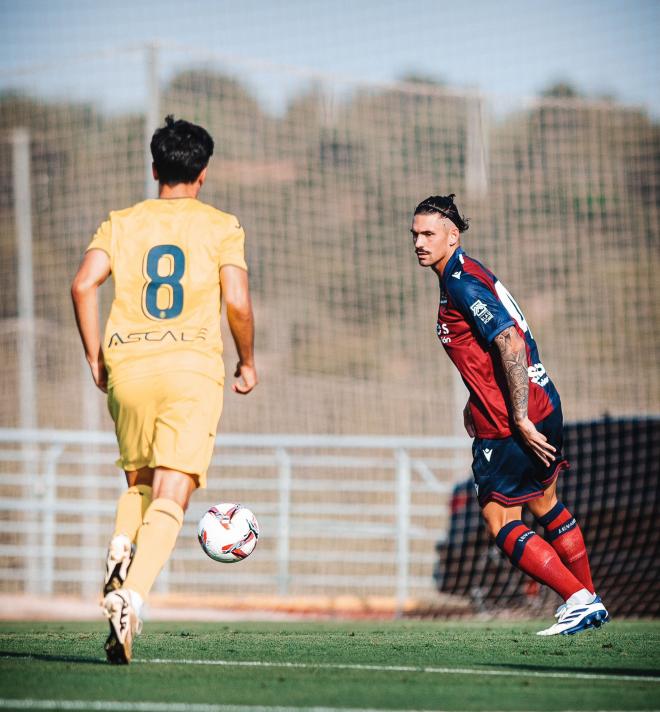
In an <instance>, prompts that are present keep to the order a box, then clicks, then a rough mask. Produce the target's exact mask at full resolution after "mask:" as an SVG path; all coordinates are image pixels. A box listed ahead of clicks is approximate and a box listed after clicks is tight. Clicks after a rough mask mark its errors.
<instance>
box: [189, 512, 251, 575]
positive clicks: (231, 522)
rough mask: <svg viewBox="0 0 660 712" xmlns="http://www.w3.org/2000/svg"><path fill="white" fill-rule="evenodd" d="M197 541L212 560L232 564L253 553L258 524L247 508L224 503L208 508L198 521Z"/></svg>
mask: <svg viewBox="0 0 660 712" xmlns="http://www.w3.org/2000/svg"><path fill="white" fill-rule="evenodd" d="M197 538H198V539H199V543H200V545H201V547H202V549H203V550H204V553H205V554H207V555H208V556H210V557H211V558H212V559H213V560H214V561H220V562H222V563H223V564H234V563H236V562H237V561H242V560H243V559H246V558H247V557H248V556H250V554H251V553H252V552H253V551H254V548H255V546H256V545H257V541H258V539H259V524H258V523H257V518H256V517H255V516H254V514H252V512H251V511H250V510H249V509H248V508H247V507H243V506H242V505H241V504H231V503H228V502H223V503H221V504H216V505H215V506H213V507H211V508H210V509H209V510H208V511H207V512H206V514H205V515H204V516H203V517H202V518H201V519H200V520H199V524H198V525H197Z"/></svg>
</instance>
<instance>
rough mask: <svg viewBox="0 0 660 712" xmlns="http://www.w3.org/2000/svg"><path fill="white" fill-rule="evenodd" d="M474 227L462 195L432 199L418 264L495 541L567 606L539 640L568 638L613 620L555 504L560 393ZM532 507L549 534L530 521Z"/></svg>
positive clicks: (423, 214)
mask: <svg viewBox="0 0 660 712" xmlns="http://www.w3.org/2000/svg"><path fill="white" fill-rule="evenodd" d="M467 228H468V225H467V221H466V220H465V219H463V218H462V217H461V215H460V213H459V211H458V208H457V207H456V205H455V203H454V195H453V194H451V195H448V196H440V195H436V196H431V197H429V198H427V199H426V200H424V201H422V202H421V203H420V204H419V205H418V206H417V208H416V209H415V214H414V217H413V222H412V229H411V233H412V237H413V244H414V247H415V253H416V255H417V259H418V261H419V264H420V265H421V266H423V267H431V269H433V271H434V272H435V273H436V274H437V276H438V279H439V282H440V308H439V311H438V322H437V334H438V338H439V339H440V341H441V343H442V345H443V346H444V348H445V351H446V352H447V355H448V356H449V358H450V359H451V360H452V362H453V363H454V365H455V366H456V367H457V369H458V370H459V372H460V374H461V377H462V378H463V381H464V383H465V385H466V386H467V388H468V391H469V393H470V396H469V399H468V402H467V405H466V406H465V409H464V411H463V418H464V423H465V428H466V430H467V432H468V434H469V435H470V437H472V438H474V442H473V446H472V454H473V458H474V460H473V464H472V471H473V474H474V481H475V487H476V490H477V497H478V499H479V505H480V506H481V509H482V514H483V517H484V519H485V521H486V525H487V526H488V530H489V532H490V534H491V536H493V537H494V539H495V542H496V543H497V546H498V547H499V548H500V549H501V551H502V552H503V553H504V555H505V556H506V557H507V558H508V559H509V561H511V563H512V564H513V565H514V566H516V567H518V568H519V569H521V570H522V571H524V572H525V573H526V574H528V575H529V576H531V577H532V578H534V579H536V580H537V581H539V582H540V583H543V584H545V585H546V586H549V587H550V588H552V589H553V590H554V591H556V592H557V593H558V594H559V595H560V596H561V597H562V599H563V601H564V603H562V604H561V605H560V606H559V607H558V609H557V612H556V614H555V617H556V619H557V621H556V623H554V624H553V625H552V626H550V627H549V628H547V629H545V630H541V631H539V633H538V635H544V636H547V635H559V634H564V635H570V634H573V633H578V632H580V631H583V630H587V629H589V628H593V627H599V626H601V625H602V624H603V623H605V622H607V621H608V620H609V615H608V613H607V610H606V609H605V606H604V605H603V603H602V601H601V599H600V597H599V596H598V595H596V592H595V589H594V585H593V582H592V579H591V570H590V567H589V557H588V555H587V550H586V547H585V544H584V538H583V536H582V532H581V531H580V527H579V526H578V524H577V522H576V520H575V518H574V517H573V516H572V515H571V513H570V512H569V511H568V510H567V509H566V507H565V506H564V505H563V504H562V503H561V502H559V501H558V500H557V494H556V490H557V478H558V476H559V474H560V472H561V471H562V470H564V469H567V468H568V462H567V461H566V460H565V459H564V458H563V456H562V435H563V419H562V411H561V402H560V399H559V394H558V392H557V390H556V388H555V386H554V385H553V383H552V381H551V380H550V377H549V376H548V374H547V372H546V370H545V368H544V366H543V364H542V362H541V359H540V356H539V352H538V348H537V345H536V341H535V340H534V337H533V336H532V332H531V330H530V328H529V325H528V324H527V321H526V320H525V317H524V316H523V313H522V311H521V310H520V308H519V307H518V305H517V304H516V302H515V301H514V299H513V297H512V296H511V294H509V292H508V291H507V289H506V288H505V287H504V285H503V284H502V283H501V282H500V281H499V280H498V279H497V277H495V275H494V274H493V273H492V272H490V271H489V270H488V269H486V268H485V267H484V266H483V265H482V264H480V263H479V262H477V261H476V260H474V259H472V258H471V257H469V256H468V255H467V254H466V252H465V251H464V250H463V248H462V247H461V244H460V243H461V233H463V232H465V231H466V230H467ZM523 506H527V507H529V509H530V510H531V512H532V514H533V515H534V517H535V518H536V520H537V521H538V522H539V524H541V526H543V527H544V529H545V537H540V536H538V535H536V533H535V532H533V531H532V530H530V529H529V528H528V527H527V526H526V525H525V524H524V523H523V521H522V519H521V516H522V507H523Z"/></svg>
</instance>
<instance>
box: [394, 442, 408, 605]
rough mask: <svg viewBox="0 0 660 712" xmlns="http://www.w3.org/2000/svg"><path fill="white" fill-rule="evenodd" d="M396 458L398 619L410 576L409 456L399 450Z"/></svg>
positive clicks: (402, 450) (395, 514) (405, 597)
mask: <svg viewBox="0 0 660 712" xmlns="http://www.w3.org/2000/svg"><path fill="white" fill-rule="evenodd" d="M395 458H396V503H395V506H396V511H395V513H394V516H395V522H396V528H395V536H396V561H397V570H396V616H397V618H400V617H401V616H402V615H403V612H404V610H405V606H406V601H407V600H408V591H409V576H410V571H409V568H410V455H409V454H408V453H407V451H406V450H404V449H402V448H399V449H397V450H396V452H395Z"/></svg>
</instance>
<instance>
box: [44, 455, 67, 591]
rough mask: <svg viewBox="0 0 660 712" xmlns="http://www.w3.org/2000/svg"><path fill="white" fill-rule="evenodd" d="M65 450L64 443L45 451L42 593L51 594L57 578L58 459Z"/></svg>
mask: <svg viewBox="0 0 660 712" xmlns="http://www.w3.org/2000/svg"><path fill="white" fill-rule="evenodd" d="M63 451H64V445H61V444H60V445H53V447H51V448H49V449H48V450H47V451H46V452H45V453H44V461H45V467H44V474H43V484H44V492H43V503H44V507H43V509H42V510H41V517H42V522H41V523H42V531H43V541H42V542H41V558H42V562H43V567H42V571H43V574H42V575H43V578H42V580H41V593H45V594H47V595H51V594H52V593H53V582H54V580H55V575H54V574H55V551H56V546H55V543H56V538H57V531H56V526H55V524H56V522H55V518H56V517H57V480H56V477H55V475H56V473H57V461H58V460H59V457H60V455H61V454H62V452H63Z"/></svg>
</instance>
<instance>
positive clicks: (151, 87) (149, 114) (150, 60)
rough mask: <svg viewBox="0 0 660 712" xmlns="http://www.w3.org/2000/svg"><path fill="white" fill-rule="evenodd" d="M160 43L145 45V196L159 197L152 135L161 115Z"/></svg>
mask: <svg viewBox="0 0 660 712" xmlns="http://www.w3.org/2000/svg"><path fill="white" fill-rule="evenodd" d="M158 50H159V47H158V44H157V43H155V42H154V43H150V44H148V45H147V46H146V47H145V51H146V63H145V70H146V75H147V96H146V99H147V105H146V107H145V109H146V110H145V116H144V144H145V146H144V162H145V165H144V169H145V172H144V197H145V198H157V197H158V184H157V183H156V181H155V180H154V177H153V174H152V172H151V163H152V158H151V148H150V144H151V137H152V136H153V133H154V131H155V130H156V129H157V128H158V126H159V124H160V122H161V117H160V85H159V83H158Z"/></svg>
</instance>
